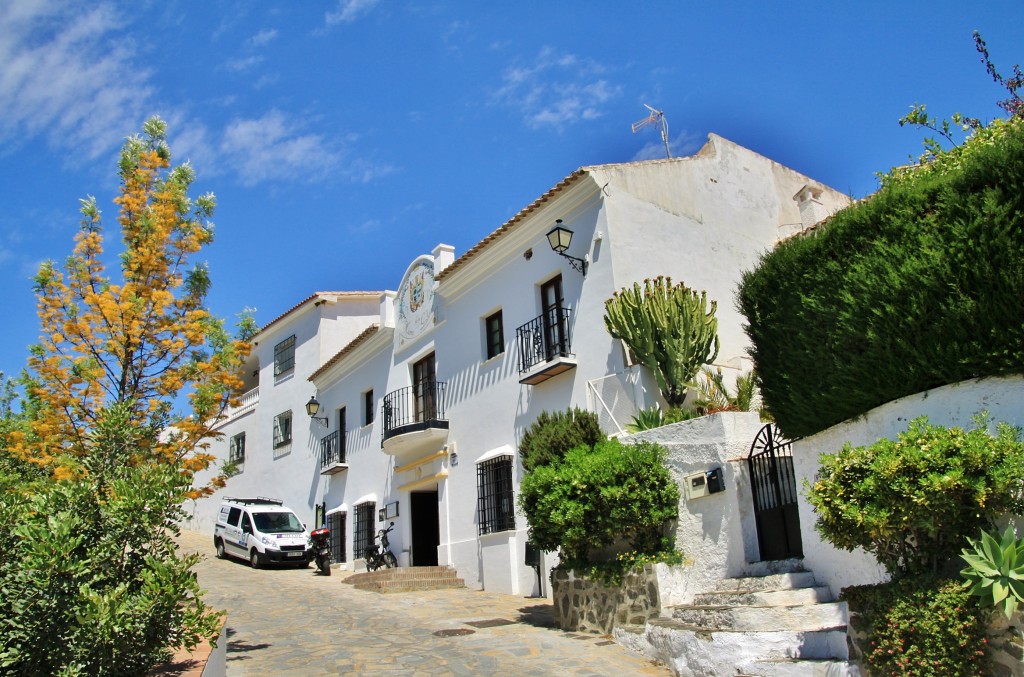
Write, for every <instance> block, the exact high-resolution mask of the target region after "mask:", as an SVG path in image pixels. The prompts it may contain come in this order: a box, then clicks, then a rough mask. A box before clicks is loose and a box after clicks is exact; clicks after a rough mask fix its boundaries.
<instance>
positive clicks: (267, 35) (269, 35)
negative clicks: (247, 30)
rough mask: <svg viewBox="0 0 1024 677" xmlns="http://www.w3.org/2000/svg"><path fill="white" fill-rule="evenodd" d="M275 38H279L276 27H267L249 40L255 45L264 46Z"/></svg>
mask: <svg viewBox="0 0 1024 677" xmlns="http://www.w3.org/2000/svg"><path fill="white" fill-rule="evenodd" d="M275 38H277V31H276V30H275V29H270V28H265V29H263V30H262V31H260V32H259V33H257V34H256V35H254V36H252V37H251V38H249V41H248V42H249V44H250V45H252V46H253V47H263V46H264V45H266V44H269V43H270V42H272V41H273V40H274V39H275Z"/></svg>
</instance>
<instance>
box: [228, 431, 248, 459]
mask: <svg viewBox="0 0 1024 677" xmlns="http://www.w3.org/2000/svg"><path fill="white" fill-rule="evenodd" d="M228 462H229V463H243V462H245V433H238V434H237V435H234V436H232V438H231V439H230V440H228Z"/></svg>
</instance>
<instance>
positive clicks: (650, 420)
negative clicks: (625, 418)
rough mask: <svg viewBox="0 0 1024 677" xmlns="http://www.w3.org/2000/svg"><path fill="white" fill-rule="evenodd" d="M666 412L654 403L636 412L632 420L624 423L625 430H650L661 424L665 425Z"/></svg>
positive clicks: (632, 431) (635, 431) (636, 431)
mask: <svg viewBox="0 0 1024 677" xmlns="http://www.w3.org/2000/svg"><path fill="white" fill-rule="evenodd" d="M665 419H666V414H665V412H663V411H662V410H661V407H659V406H658V405H654V406H653V407H649V408H647V409H641V410H640V411H638V412H636V416H634V417H633V422H632V423H629V424H627V425H626V431H627V432H631V433H638V432H641V431H643V430H652V429H654V428H660V427H661V426H663V425H667V424H668V423H667V421H666V420H665Z"/></svg>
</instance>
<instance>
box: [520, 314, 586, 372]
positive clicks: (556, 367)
mask: <svg viewBox="0 0 1024 677" xmlns="http://www.w3.org/2000/svg"><path fill="white" fill-rule="evenodd" d="M571 313H572V311H571V310H570V309H569V308H562V307H556V308H552V309H550V310H548V311H547V312H545V313H544V314H542V315H541V316H540V317H537V318H534V319H532V320H530V321H529V322H527V323H526V324H524V325H523V326H521V327H519V328H518V329H516V344H517V345H518V346H519V382H520V383H525V384H527V385H536V384H538V383H541V382H543V381H546V380H548V379H549V378H551V377H552V376H557V375H558V374H561V373H562V372H565V371H568V370H570V369H573V368H575V367H576V356H575V355H574V354H573V353H572V330H571V324H570V323H569V317H570V315H571Z"/></svg>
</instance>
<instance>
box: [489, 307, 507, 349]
mask: <svg viewBox="0 0 1024 677" xmlns="http://www.w3.org/2000/svg"><path fill="white" fill-rule="evenodd" d="M484 342H485V344H486V348H487V350H486V354H487V359H488V360H489V359H491V358H492V357H497V356H498V355H501V354H502V353H503V352H505V331H504V330H503V329H502V326H501V311H500V310H499V311H497V312H496V313H492V314H490V315H488V316H487V318H486V319H484Z"/></svg>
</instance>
